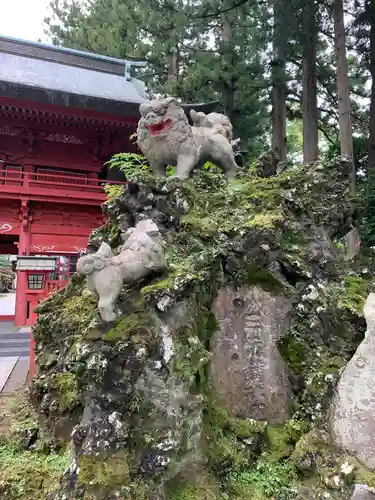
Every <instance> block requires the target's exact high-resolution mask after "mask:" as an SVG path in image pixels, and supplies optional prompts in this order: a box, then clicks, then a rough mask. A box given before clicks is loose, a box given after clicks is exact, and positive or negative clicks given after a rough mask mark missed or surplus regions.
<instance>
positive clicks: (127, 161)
mask: <svg viewBox="0 0 375 500" xmlns="http://www.w3.org/2000/svg"><path fill="white" fill-rule="evenodd" d="M107 164H108V165H109V167H110V168H117V169H118V170H120V172H122V173H123V174H125V176H126V178H132V177H136V178H142V177H143V176H144V175H145V174H150V173H151V168H150V166H149V165H148V163H147V160H146V158H145V157H144V156H142V155H141V154H137V153H118V154H116V155H114V156H113V157H112V158H111V159H110V160H109V161H108V162H107Z"/></svg>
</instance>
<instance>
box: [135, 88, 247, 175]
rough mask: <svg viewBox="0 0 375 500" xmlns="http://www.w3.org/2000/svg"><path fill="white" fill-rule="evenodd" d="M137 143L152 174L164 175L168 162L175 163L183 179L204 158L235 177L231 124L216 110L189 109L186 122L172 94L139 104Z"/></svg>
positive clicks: (183, 113)
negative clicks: (208, 112) (189, 118)
mask: <svg viewBox="0 0 375 500" xmlns="http://www.w3.org/2000/svg"><path fill="white" fill-rule="evenodd" d="M140 113H141V119H140V120H139V122H138V129H137V135H138V141H137V142H138V146H139V148H140V150H141V151H142V153H143V154H144V155H145V157H146V158H147V160H148V161H149V162H150V164H151V168H152V170H153V172H154V174H155V175H162V176H164V175H165V169H166V167H167V166H168V165H171V166H176V167H177V168H176V177H178V178H180V179H186V178H187V177H188V176H189V174H190V173H191V171H192V170H193V169H194V168H195V167H199V166H202V165H203V164H204V163H205V162H206V161H210V162H212V163H213V164H214V165H217V166H219V167H221V168H222V169H223V170H224V172H225V173H226V175H227V176H228V177H234V176H235V175H236V173H237V171H238V166H237V164H236V161H235V158H234V152H233V148H232V145H231V142H230V141H231V138H232V125H231V123H230V120H229V118H227V117H226V116H224V115H220V114H219V113H210V114H209V115H205V114H204V113H196V112H195V111H192V112H191V118H192V121H193V123H194V125H193V126H191V125H189V122H188V119H187V116H186V115H185V112H184V110H183V109H182V107H181V106H180V105H179V104H178V102H177V100H176V99H174V98H173V97H168V98H167V99H157V100H154V101H148V102H146V103H143V104H141V106H140Z"/></svg>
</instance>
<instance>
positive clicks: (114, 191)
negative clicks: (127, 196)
mask: <svg viewBox="0 0 375 500" xmlns="http://www.w3.org/2000/svg"><path fill="white" fill-rule="evenodd" d="M123 191H124V188H123V187H122V186H115V185H111V184H105V186H104V192H105V194H106V195H107V196H108V200H107V201H109V202H111V201H114V200H115V199H116V198H119V197H120V196H121V195H122V193H123Z"/></svg>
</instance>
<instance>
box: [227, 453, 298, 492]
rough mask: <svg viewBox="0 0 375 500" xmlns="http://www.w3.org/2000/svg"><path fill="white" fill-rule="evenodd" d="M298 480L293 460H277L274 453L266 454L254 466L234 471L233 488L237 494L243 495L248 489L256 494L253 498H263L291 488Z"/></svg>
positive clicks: (232, 477)
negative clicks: (237, 471)
mask: <svg viewBox="0 0 375 500" xmlns="http://www.w3.org/2000/svg"><path fill="white" fill-rule="evenodd" d="M296 480H297V473H296V470H295V467H294V465H293V464H292V463H291V462H288V461H282V460H276V459H275V458H274V457H273V456H272V455H268V454H265V455H264V456H263V457H261V458H260V459H259V460H258V461H257V462H256V465H255V466H254V467H253V468H251V469H249V470H246V471H242V472H239V473H234V474H233V475H232V476H231V488H232V490H233V493H234V494H235V495H239V496H242V495H243V492H244V490H245V489H246V491H247V492H248V493H249V494H250V493H251V494H253V495H254V497H253V498H256V499H257V498H259V499H260V500H262V499H263V498H270V497H271V496H273V495H278V494H280V493H282V492H283V490H284V491H285V490H286V491H287V490H289V489H290V487H291V485H292V483H293V482H294V481H296ZM262 495H263V496H262ZM248 498H252V497H251V496H249V497H248Z"/></svg>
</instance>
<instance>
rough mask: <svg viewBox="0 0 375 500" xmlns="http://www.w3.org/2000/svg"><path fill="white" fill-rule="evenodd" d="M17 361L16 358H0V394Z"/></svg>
mask: <svg viewBox="0 0 375 500" xmlns="http://www.w3.org/2000/svg"><path fill="white" fill-rule="evenodd" d="M0 355H1V354H0ZM18 359H19V357H18V356H12V357H8V358H4V357H1V358H0V392H1V391H2V390H3V388H4V386H5V384H6V383H7V381H8V378H9V376H10V374H11V373H12V371H13V368H14V367H15V365H16V363H17V361H18Z"/></svg>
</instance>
